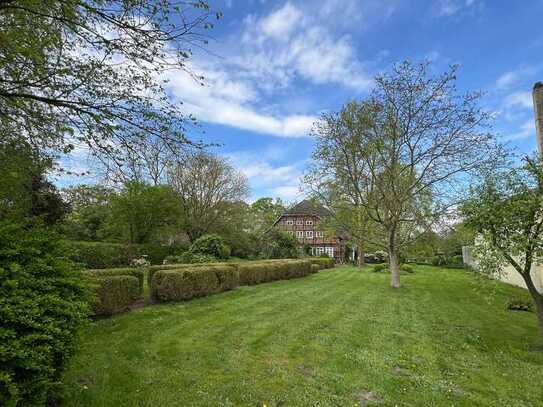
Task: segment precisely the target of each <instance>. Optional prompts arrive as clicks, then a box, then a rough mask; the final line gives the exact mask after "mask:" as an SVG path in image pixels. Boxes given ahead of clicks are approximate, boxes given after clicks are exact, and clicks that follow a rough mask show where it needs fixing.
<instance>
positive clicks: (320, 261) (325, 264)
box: [308, 257, 335, 270]
mask: <svg viewBox="0 0 543 407" xmlns="http://www.w3.org/2000/svg"><path fill="white" fill-rule="evenodd" d="M308 260H309V261H310V262H311V264H317V265H319V266H320V268H321V270H322V269H329V268H333V267H334V266H335V262H334V259H331V258H330V257H310V258H309V259H308Z"/></svg>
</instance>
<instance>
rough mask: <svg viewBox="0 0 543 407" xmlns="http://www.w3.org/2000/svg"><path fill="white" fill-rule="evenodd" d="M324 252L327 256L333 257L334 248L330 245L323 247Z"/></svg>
mask: <svg viewBox="0 0 543 407" xmlns="http://www.w3.org/2000/svg"><path fill="white" fill-rule="evenodd" d="M324 250H325V252H326V254H327V255H328V256H329V257H334V248H333V247H331V246H327V247H325V249H324Z"/></svg>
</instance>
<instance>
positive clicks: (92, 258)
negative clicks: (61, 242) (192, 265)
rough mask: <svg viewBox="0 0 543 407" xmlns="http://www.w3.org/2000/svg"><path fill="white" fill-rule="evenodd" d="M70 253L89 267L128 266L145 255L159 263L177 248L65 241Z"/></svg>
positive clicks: (154, 262)
mask: <svg viewBox="0 0 543 407" xmlns="http://www.w3.org/2000/svg"><path fill="white" fill-rule="evenodd" d="M66 244H67V245H68V246H69V248H70V251H71V254H70V258H71V259H72V260H73V261H75V262H77V263H81V264H83V265H84V266H85V267H87V268H89V269H103V268H111V267H122V266H129V265H130V262H131V261H132V260H133V259H135V258H137V257H140V256H143V255H145V256H147V260H149V262H150V263H151V264H160V263H162V261H163V260H164V259H165V258H166V257H168V256H170V255H174V254H178V252H179V249H178V248H175V247H169V246H161V245H157V244H141V245H136V244H121V243H104V242H83V241H66Z"/></svg>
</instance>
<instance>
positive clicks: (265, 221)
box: [250, 197, 286, 233]
mask: <svg viewBox="0 0 543 407" xmlns="http://www.w3.org/2000/svg"><path fill="white" fill-rule="evenodd" d="M285 210H286V208H285V205H284V204H283V201H282V200H281V198H275V201H274V199H273V198H269V197H266V198H260V199H257V200H256V201H255V202H253V203H252V204H251V208H250V212H251V214H252V227H253V230H254V231H255V232H256V233H264V232H265V231H266V230H268V229H269V228H270V227H272V225H273V223H274V222H275V221H276V220H277V219H278V218H279V216H281V215H282V214H283V213H284V212H285Z"/></svg>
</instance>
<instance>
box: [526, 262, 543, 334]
mask: <svg viewBox="0 0 543 407" xmlns="http://www.w3.org/2000/svg"><path fill="white" fill-rule="evenodd" d="M530 269H531V267H529V268H528V270H530ZM521 274H522V277H523V278H524V282H525V283H526V287H527V288H528V292H529V293H530V295H531V296H532V298H533V300H534V303H535V312H536V314H537V320H538V322H539V329H540V331H541V334H542V335H543V295H542V294H541V293H540V292H539V291H537V288H536V287H535V284H534V282H533V281H532V275H531V273H530V271H528V272H524V273H521Z"/></svg>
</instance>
